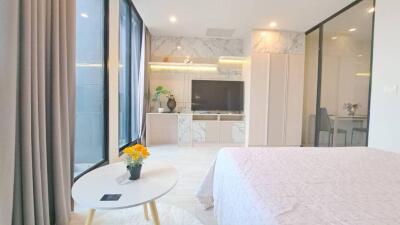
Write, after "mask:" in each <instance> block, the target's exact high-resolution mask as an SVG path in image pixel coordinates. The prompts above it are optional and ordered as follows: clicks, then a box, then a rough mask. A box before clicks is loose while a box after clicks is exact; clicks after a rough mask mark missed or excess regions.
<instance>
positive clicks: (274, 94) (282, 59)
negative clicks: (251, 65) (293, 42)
mask: <svg viewBox="0 0 400 225" xmlns="http://www.w3.org/2000/svg"><path fill="white" fill-rule="evenodd" d="M270 57H271V60H270V68H269V69H270V72H269V92H268V112H267V117H268V134H267V137H268V138H267V140H268V141H267V142H268V146H283V145H285V123H286V115H285V114H286V105H287V85H286V84H287V79H288V76H287V71H288V55H286V54H271V56H270Z"/></svg>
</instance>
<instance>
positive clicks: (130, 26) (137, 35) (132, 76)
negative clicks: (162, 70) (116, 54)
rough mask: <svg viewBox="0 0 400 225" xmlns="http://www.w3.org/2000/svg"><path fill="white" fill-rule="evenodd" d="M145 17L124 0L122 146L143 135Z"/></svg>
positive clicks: (121, 67) (122, 15)
mask: <svg viewBox="0 0 400 225" xmlns="http://www.w3.org/2000/svg"><path fill="white" fill-rule="evenodd" d="M141 39H142V21H141V19H140V17H139V15H137V13H136V10H135V9H134V7H133V5H132V4H131V3H130V2H129V1H127V0H120V49H119V51H120V71H119V147H123V146H125V145H127V144H130V143H131V142H134V141H136V140H137V139H138V138H139V131H140V128H139V127H138V124H139V102H138V96H139V92H138V91H139V88H138V85H139V70H140V55H141V54H140V53H141V45H142V43H141Z"/></svg>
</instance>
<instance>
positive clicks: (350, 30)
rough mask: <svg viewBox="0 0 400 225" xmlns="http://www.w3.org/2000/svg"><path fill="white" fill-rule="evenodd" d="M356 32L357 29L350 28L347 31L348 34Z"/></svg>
mask: <svg viewBox="0 0 400 225" xmlns="http://www.w3.org/2000/svg"><path fill="white" fill-rule="evenodd" d="M356 30H357V28H350V29H349V32H354V31H356Z"/></svg>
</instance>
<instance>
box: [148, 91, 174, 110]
mask: <svg viewBox="0 0 400 225" xmlns="http://www.w3.org/2000/svg"><path fill="white" fill-rule="evenodd" d="M163 95H165V96H167V97H168V96H170V95H171V92H170V91H169V90H168V89H166V88H165V87H163V86H158V87H156V90H155V92H154V95H153V98H152V100H153V101H155V102H157V103H158V112H159V113H162V112H164V108H163V107H162V106H161V96H163Z"/></svg>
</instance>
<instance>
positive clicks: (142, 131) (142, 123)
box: [137, 25, 151, 144]
mask: <svg viewBox="0 0 400 225" xmlns="http://www.w3.org/2000/svg"><path fill="white" fill-rule="evenodd" d="M150 46H151V35H150V32H149V30H148V29H147V27H146V26H144V25H143V32H142V47H141V52H142V53H141V54H140V55H141V57H140V71H139V101H138V102H139V116H138V119H139V121H138V122H137V124H139V125H138V128H139V135H140V137H139V140H140V143H141V144H146V113H147V112H149V110H150V108H149V107H150V106H149V101H150V100H149V98H150V96H149V94H150V89H149V88H150V87H149V85H150V84H149V76H150V70H149V66H148V65H149V61H150V53H151V49H150Z"/></svg>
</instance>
